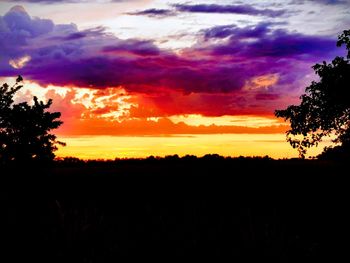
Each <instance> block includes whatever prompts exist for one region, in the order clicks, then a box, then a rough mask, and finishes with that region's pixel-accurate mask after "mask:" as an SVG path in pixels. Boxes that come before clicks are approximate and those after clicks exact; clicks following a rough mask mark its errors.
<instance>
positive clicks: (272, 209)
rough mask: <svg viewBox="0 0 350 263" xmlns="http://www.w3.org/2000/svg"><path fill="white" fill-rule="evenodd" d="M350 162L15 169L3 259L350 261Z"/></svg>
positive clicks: (3, 195) (174, 160)
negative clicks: (349, 176)
mask: <svg viewBox="0 0 350 263" xmlns="http://www.w3.org/2000/svg"><path fill="white" fill-rule="evenodd" d="M347 167H348V164H347V163H345V162H341V163H340V162H335V161H332V162H330V161H319V160H304V161H303V160H278V161H276V160H271V159H269V158H235V159H231V158H222V157H220V156H216V155H211V156H206V157H204V158H200V159H198V158H195V157H191V156H187V157H185V158H178V157H176V156H171V157H167V158H163V159H157V158H148V159H145V160H116V161H89V162H82V161H79V160H77V159H67V160H65V161H60V162H56V163H54V164H53V165H52V166H51V167H46V168H45V167H41V168H40V169H39V168H37V167H35V166H33V165H32V166H29V165H28V166H26V165H22V166H21V167H18V166H17V167H16V168H10V167H8V168H7V169H5V168H3V169H2V171H3V172H2V175H1V179H0V180H1V184H0V200H1V201H0V202H1V203H0V205H1V220H2V221H3V222H1V224H0V229H1V239H2V240H3V241H4V242H3V243H2V244H3V245H1V247H2V249H3V250H4V253H2V254H1V257H3V258H9V260H8V259H7V260H6V261H4V260H1V262H10V261H11V260H13V261H16V260H18V258H19V257H24V258H26V259H27V260H29V259H31V258H33V259H35V260H36V261H41V260H43V261H45V262H117V261H118V260H125V259H129V260H131V259H138V260H146V259H151V260H162V261H164V262H167V261H169V260H171V259H177V258H182V260H188V259H194V260H203V259H210V260H216V261H217V260H221V259H228V260H236V262H260V261H262V260H264V261H265V260H267V262H319V261H320V260H323V261H324V260H326V261H328V262H345V261H346V259H347V258H348V250H349V241H348V239H349V222H350V221H349V219H350V216H348V212H349V211H348V210H349V203H348V193H349V190H348V188H349V185H348V183H347V180H346V177H347V176H348V175H347V170H348V168H347ZM32 171H35V175H31V174H30V173H31V172H32ZM340 258H341V261H338V259H340ZM30 262H31V261H30Z"/></svg>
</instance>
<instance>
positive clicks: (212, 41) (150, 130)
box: [0, 0, 350, 159]
mask: <svg viewBox="0 0 350 263" xmlns="http://www.w3.org/2000/svg"><path fill="white" fill-rule="evenodd" d="M349 4H350V3H349V1H347V0H345V1H289V2H288V3H287V2H286V1H270V0H264V1H258V0H254V1H226V0H223V1H220V4H218V3H217V1H213V0H202V1H190V2H184V1H178V0H174V1H168V2H166V1H161V0H134V1H110V0H102V1H84V0H76V1H64V0H62V1H59V0H53V1H43V0H22V1H20V0H18V1H14V0H5V1H2V2H1V4H0V52H1V53H0V80H1V83H4V82H7V83H9V84H10V85H11V83H13V81H14V78H15V77H16V76H17V75H22V76H23V77H24V79H25V82H24V88H23V89H21V90H20V91H19V92H18V94H17V96H16V98H15V100H16V101H17V102H20V101H31V100H32V97H33V96H37V97H38V98H39V99H41V100H44V101H47V100H48V99H50V98H51V99H53V105H52V110H53V111H59V112H61V113H62V120H63V122H64V124H63V125H62V126H61V127H60V128H59V129H58V130H57V135H58V137H59V139H60V140H62V141H65V142H66V143H67V146H66V147H64V148H60V149H59V150H58V152H57V155H58V156H60V157H64V156H75V157H80V158H112V159H113V158H115V157H120V158H123V157H147V156H150V155H154V156H165V155H172V154H178V155H181V156H183V155H186V154H193V155H198V156H202V155H205V154H211V153H217V154H221V155H224V156H240V155H244V156H265V155H269V156H271V157H274V158H289V157H297V152H296V150H294V149H292V148H291V147H290V145H289V144H288V143H286V142H285V134H284V133H285V131H286V130H287V129H288V127H289V126H288V123H285V122H283V120H281V119H277V118H275V117H274V111H275V110H276V109H281V108H285V107H286V106H287V105H290V104H296V103H298V101H299V96H300V95H301V94H302V92H303V91H304V88H305V87H306V86H307V85H309V83H310V82H311V81H312V80H315V79H316V76H315V75H314V74H313V70H312V68H311V66H312V65H314V64H315V63H318V62H322V61H327V60H329V59H330V58H333V57H334V56H335V55H340V54H342V49H339V48H337V47H336V45H335V40H336V36H337V35H338V34H339V33H340V32H341V31H342V30H343V29H345V28H346V27H347V26H348V23H349V19H348V17H349V15H348V13H347V12H346V10H348V9H347V8H346V7H349V6H350V5H349ZM325 7H327V8H325ZM77 10H79V12H77ZM335 14H337V15H335ZM320 16H322V18H323V19H319V18H320ZM301 25H303V26H301ZM321 150H322V147H319V148H318V149H315V150H314V151H312V152H310V155H315V154H317V153H319V152H320V151H321Z"/></svg>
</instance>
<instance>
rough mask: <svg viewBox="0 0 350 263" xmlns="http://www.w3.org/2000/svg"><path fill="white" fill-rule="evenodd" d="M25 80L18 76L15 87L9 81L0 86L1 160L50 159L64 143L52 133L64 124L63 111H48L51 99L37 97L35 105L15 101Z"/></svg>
mask: <svg viewBox="0 0 350 263" xmlns="http://www.w3.org/2000/svg"><path fill="white" fill-rule="evenodd" d="M22 81H23V79H22V77H21V76H18V77H17V79H16V82H15V84H14V85H13V86H12V87H10V86H9V85H8V84H7V83H5V84H3V85H2V86H0V164H7V163H9V162H30V161H43V162H46V161H50V160H53V159H54V157H55V155H54V151H55V150H57V146H58V145H64V143H62V142H60V141H58V140H57V139H56V136H55V135H54V134H52V133H50V131H51V130H53V129H56V128H58V127H59V126H60V125H61V124H62V121H60V120H59V118H60V116H61V113H59V112H49V111H48V109H49V108H50V106H51V104H52V100H51V99H50V100H48V102H47V103H44V102H43V101H39V100H38V98H37V97H34V98H33V104H32V105H30V104H28V103H27V102H21V103H18V104H15V103H14V99H13V97H14V95H15V93H16V92H17V91H18V90H20V89H21V88H22V85H21V83H22Z"/></svg>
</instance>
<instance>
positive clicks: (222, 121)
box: [169, 114, 285, 128]
mask: <svg viewBox="0 0 350 263" xmlns="http://www.w3.org/2000/svg"><path fill="white" fill-rule="evenodd" d="M169 119H170V120H171V121H172V122H174V123H179V122H184V123H186V124H187V125H191V126H199V125H205V126H210V125H213V124H214V125H217V126H243V127H251V128H260V127H267V126H279V125H282V124H285V123H281V120H280V119H277V118H272V117H270V118H269V117H263V116H240V115H236V116H229V115H224V116H220V117H206V116H202V115H200V114H188V115H174V116H170V117H169Z"/></svg>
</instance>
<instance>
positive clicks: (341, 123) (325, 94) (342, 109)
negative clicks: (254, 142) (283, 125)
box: [275, 30, 350, 158]
mask: <svg viewBox="0 0 350 263" xmlns="http://www.w3.org/2000/svg"><path fill="white" fill-rule="evenodd" d="M342 45H345V47H346V49H347V56H346V58H344V57H338V56H337V57H336V58H334V59H333V61H332V62H331V63H329V64H328V63H326V62H325V61H323V63H322V64H316V65H314V66H313V69H314V71H315V73H316V74H317V75H318V76H319V77H320V79H319V81H313V82H312V83H311V85H310V86H308V87H307V88H306V89H305V94H303V95H301V96H300V99H301V103H300V105H298V106H296V105H291V106H289V107H287V109H284V110H276V111H275V115H276V116H277V117H282V118H284V119H285V120H289V121H290V125H291V128H290V130H288V131H287V141H288V142H289V143H290V144H291V145H292V147H293V148H297V149H298V151H299V156H300V157H302V158H304V157H305V154H306V151H307V148H310V147H312V146H314V145H316V146H317V145H318V143H319V142H321V140H322V138H323V137H324V136H329V135H331V134H334V135H335V136H336V138H335V139H334V140H333V142H334V143H340V144H341V145H342V146H343V147H347V146H348V145H350V30H345V31H343V33H342V34H341V35H339V36H338V41H337V46H338V47H340V46H342Z"/></svg>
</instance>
